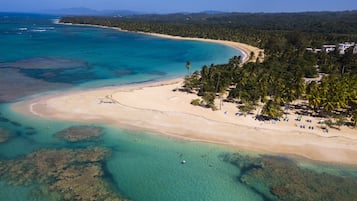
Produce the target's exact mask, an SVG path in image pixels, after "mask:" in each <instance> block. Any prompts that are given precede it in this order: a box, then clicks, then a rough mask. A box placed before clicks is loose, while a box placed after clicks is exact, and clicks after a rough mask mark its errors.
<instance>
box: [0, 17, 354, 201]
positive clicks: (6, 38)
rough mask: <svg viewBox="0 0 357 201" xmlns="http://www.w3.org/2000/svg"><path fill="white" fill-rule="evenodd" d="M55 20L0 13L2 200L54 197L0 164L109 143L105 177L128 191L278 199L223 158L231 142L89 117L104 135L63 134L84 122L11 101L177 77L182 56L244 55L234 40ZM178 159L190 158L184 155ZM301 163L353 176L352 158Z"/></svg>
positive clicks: (214, 59)
mask: <svg viewBox="0 0 357 201" xmlns="http://www.w3.org/2000/svg"><path fill="white" fill-rule="evenodd" d="M55 19H56V17H54V16H43V15H28V14H11V13H2V14H0V101H1V102H2V103H1V104H0V128H1V130H0V131H2V132H3V133H6V136H8V140H7V141H5V142H3V143H0V160H1V161H2V164H1V163H0V200H58V199H57V198H56V197H53V196H52V197H51V196H46V195H43V194H41V195H39V194H34V193H33V192H34V191H36V189H38V185H39V184H38V183H36V182H35V181H34V182H33V183H31V184H26V185H24V184H23V185H22V184H21V185H13V184H11V182H12V181H11V177H10V176H9V175H8V173H7V172H5V171H3V172H1V170H2V169H1V166H4V167H6V166H7V165H8V163H7V162H8V161H11V160H16V159H21V157H24V156H27V155H28V154H30V153H33V152H36V151H38V150H43V149H51V150H54V149H56V150H61V149H81V148H85V147H89V146H97V147H105V148H107V149H109V150H110V151H111V155H110V156H109V157H108V158H106V159H105V161H104V162H103V163H102V166H103V167H104V168H103V169H104V172H105V174H104V175H105V177H106V181H108V183H110V185H111V186H112V189H113V190H114V191H116V192H118V193H120V194H121V195H122V196H124V197H126V198H128V199H130V200H137V201H154V200H156V201H157V200H163V201H171V200H178V201H184V200H187V201H189V200H205V201H217V200H223V201H235V200H238V201H239V200H246V201H260V200H278V198H277V197H274V196H271V194H270V192H269V190H266V189H264V187H262V188H260V186H262V185H263V184H258V185H255V186H254V185H253V186H252V185H249V184H248V183H247V182H244V180H242V177H240V176H242V175H243V174H244V173H246V172H248V171H249V170H251V169H252V168H250V167H253V166H254V165H250V164H254V163H253V162H247V163H246V164H243V165H241V166H239V165H238V166H237V164H235V163H233V162H232V160H231V161H229V160H227V156H229V155H230V154H232V153H233V152H234V151H232V150H230V149H228V148H224V147H221V146H217V145H210V144H205V143H199V142H187V141H181V140H175V139H171V138H168V137H163V136H159V135H155V134H152V133H142V132H134V131H127V130H120V129H115V128H111V127H108V126H106V125H90V126H97V127H98V126H99V127H102V128H103V129H104V135H103V136H101V137H99V138H97V139H95V140H89V141H85V142H77V143H73V142H66V141H64V140H62V139H58V138H56V137H54V134H55V133H57V132H59V131H61V130H63V129H66V128H69V127H72V126H78V125H80V124H76V123H69V122H58V121H49V120H44V119H37V118H27V117H25V116H22V115H20V114H16V113H14V112H12V111H11V109H10V107H11V103H12V102H16V101H18V100H22V99H25V98H28V97H31V96H33V95H38V94H41V93H53V92H54V91H62V90H73V89H86V88H93V87H101V86H111V85H123V84H133V83H140V82H150V81H157V80H163V79H170V78H175V77H181V76H183V75H185V74H186V73H187V72H186V68H185V63H186V61H191V65H192V67H193V70H195V69H196V70H198V69H200V67H201V66H202V65H210V64H211V63H216V64H217V63H225V62H227V61H228V59H229V58H230V57H232V56H234V55H240V52H238V51H237V50H235V49H232V48H230V47H226V46H222V45H217V44H212V43H203V42H194V41H181V40H180V41H177V40H169V39H162V38H157V37H153V36H147V35H142V34H134V33H127V32H118V31H115V30H111V29H100V28H93V27H80V26H65V25H57V24H54V23H53V22H54V20H55ZM251 157H252V158H255V156H251ZM182 160H186V161H187V162H186V164H181V162H182ZM272 161H273V160H272ZM247 164H248V165H247ZM300 167H303V168H302V169H310V170H314V171H315V170H319V171H316V172H318V173H321V172H329V173H331V174H332V175H342V176H345V177H348V178H356V175H357V170H356V168H354V167H349V168H347V167H337V166H326V165H320V164H313V163H306V162H304V165H300ZM254 168H256V166H254ZM254 168H253V169H254ZM21 175H26V172H22V173H21V174H20V177H21ZM51 182H53V181H51ZM263 183H264V182H263ZM267 183H269V182H267ZM41 185H43V183H42V184H41ZM261 189H263V190H261ZM353 199H354V198H351V199H350V200H353Z"/></svg>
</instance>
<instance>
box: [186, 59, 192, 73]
mask: <svg viewBox="0 0 357 201" xmlns="http://www.w3.org/2000/svg"><path fill="white" fill-rule="evenodd" d="M190 68H191V62H190V61H186V69H187V73H188V75H190Z"/></svg>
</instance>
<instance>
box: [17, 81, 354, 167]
mask: <svg viewBox="0 0 357 201" xmlns="http://www.w3.org/2000/svg"><path fill="white" fill-rule="evenodd" d="M181 84H182V79H176V80H169V81H163V82H159V83H151V84H142V85H135V86H121V87H107V88H100V89H93V90H86V91H76V92H64V93H62V94H58V95H51V96H44V97H39V98H36V99H33V100H27V101H23V102H19V103H15V104H14V105H13V106H12V109H13V110H14V111H16V112H18V113H21V114H25V115H28V116H32V117H33V116H36V117H39V118H46V119H53V120H64V121H73V122H85V123H102V124H106V125H110V126H114V127H118V128H124V129H134V130H140V131H149V132H153V133H158V134H161V135H165V136H171V137H175V138H179V139H184V140H190V141H201V142H208V143H215V144H221V145H224V146H229V147H232V148H233V149H239V150H241V149H243V150H247V151H254V152H259V153H275V154H284V155H294V156H299V157H303V158H308V159H312V160H315V161H321V162H329V163H342V164H349V165H357V157H356V156H357V135H356V130H355V129H350V128H346V127H344V128H342V129H341V131H337V130H330V132H329V133H328V134H326V133H323V132H322V130H321V129H318V124H317V121H318V120H317V119H313V123H312V124H313V125H314V126H316V129H315V130H309V129H301V128H299V127H298V125H297V122H295V121H293V119H294V118H295V116H296V115H294V114H290V115H288V116H289V118H290V119H291V121H290V122H275V123H273V122H260V121H257V120H254V119H253V116H247V117H243V116H240V117H238V116H236V115H235V113H236V112H237V108H236V105H235V104H233V103H224V105H223V106H222V110H218V111H212V110H210V109H207V108H202V107H197V106H192V105H191V104H190V102H191V100H192V99H194V98H197V96H196V95H194V94H187V93H184V92H178V91H173V90H174V89H176V88H178V87H180V86H181ZM143 100H145V101H143ZM303 118H305V119H306V118H307V117H303ZM306 124H307V123H306ZM312 124H311V125H312Z"/></svg>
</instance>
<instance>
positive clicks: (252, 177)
mask: <svg viewBox="0 0 357 201" xmlns="http://www.w3.org/2000/svg"><path fill="white" fill-rule="evenodd" d="M223 160H225V161H227V162H230V163H232V164H233V165H235V166H236V167H238V168H239V169H240V175H239V176H238V180H239V182H241V183H243V184H245V185H247V186H248V187H249V188H251V189H252V190H253V191H255V192H257V193H258V194H260V195H261V196H262V197H263V198H264V200H267V201H275V200H279V201H295V200H296V201H298V200H325V201H334V200H339V201H343V200H345V201H350V200H356V198H357V191H356V189H357V178H356V177H353V176H338V175H332V174H329V173H319V172H316V171H314V170H311V169H306V168H301V167H299V166H298V165H297V164H296V163H295V162H294V161H293V160H290V159H287V158H283V157H276V156H261V157H251V156H247V155H242V154H239V153H236V154H227V155H225V157H224V159H223Z"/></svg>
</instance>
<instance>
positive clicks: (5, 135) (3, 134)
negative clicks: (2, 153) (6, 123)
mask: <svg viewBox="0 0 357 201" xmlns="http://www.w3.org/2000/svg"><path fill="white" fill-rule="evenodd" d="M9 138H10V133H9V132H8V131H6V130H5V129H3V128H0V143H3V142H6V141H8V140H9Z"/></svg>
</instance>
